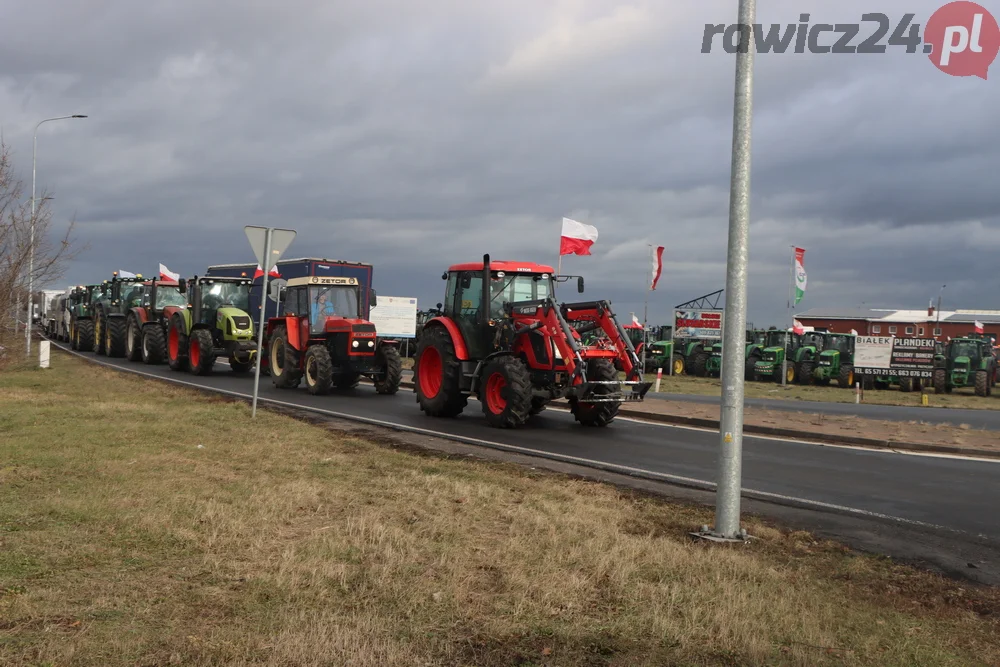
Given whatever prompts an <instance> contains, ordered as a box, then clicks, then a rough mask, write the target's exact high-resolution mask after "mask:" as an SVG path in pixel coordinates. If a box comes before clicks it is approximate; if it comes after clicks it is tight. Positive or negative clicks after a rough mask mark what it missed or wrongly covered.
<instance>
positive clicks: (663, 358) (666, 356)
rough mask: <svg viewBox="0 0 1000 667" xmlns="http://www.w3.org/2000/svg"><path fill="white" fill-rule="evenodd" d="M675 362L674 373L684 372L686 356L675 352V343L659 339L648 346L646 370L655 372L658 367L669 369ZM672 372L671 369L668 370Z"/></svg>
mask: <svg viewBox="0 0 1000 667" xmlns="http://www.w3.org/2000/svg"><path fill="white" fill-rule="evenodd" d="M670 364H673V370H672V372H673V374H674V375H681V374H682V373H684V357H682V356H681V355H680V354H674V343H673V341H669V340H658V341H654V342H652V343H650V344H649V346H648V347H647V348H646V372H647V373H655V372H656V371H657V370H658V369H660V368H663V369H669V368H670ZM667 372H668V373H670V372H671V371H670V370H667Z"/></svg>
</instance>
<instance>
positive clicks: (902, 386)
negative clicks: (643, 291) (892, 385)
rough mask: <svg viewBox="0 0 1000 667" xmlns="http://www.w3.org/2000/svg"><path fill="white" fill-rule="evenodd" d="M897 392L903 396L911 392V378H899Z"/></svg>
mask: <svg viewBox="0 0 1000 667" xmlns="http://www.w3.org/2000/svg"><path fill="white" fill-rule="evenodd" d="M899 390H900V391H901V392H903V393H904V394H908V393H910V392H911V391H913V378H899Z"/></svg>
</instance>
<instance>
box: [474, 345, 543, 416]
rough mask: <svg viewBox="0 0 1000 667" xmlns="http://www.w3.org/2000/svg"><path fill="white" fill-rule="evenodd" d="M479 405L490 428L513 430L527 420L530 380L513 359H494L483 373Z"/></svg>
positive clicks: (524, 368)
mask: <svg viewBox="0 0 1000 667" xmlns="http://www.w3.org/2000/svg"><path fill="white" fill-rule="evenodd" d="M479 387H480V389H479V402H480V403H482V406H483V414H485V415H486V423H487V424H489V425H490V426H493V427H494V428H517V427H518V426H521V425H522V424H523V423H524V422H526V421H527V420H528V417H529V416H531V376H530V375H529V374H528V369H527V368H526V367H525V365H524V362H523V361H521V360H520V359H518V358H516V357H508V356H503V357H498V358H496V359H494V360H493V361H491V362H490V363H488V364H487V365H486V368H484V369H483V375H482V378H481V381H480V384H479Z"/></svg>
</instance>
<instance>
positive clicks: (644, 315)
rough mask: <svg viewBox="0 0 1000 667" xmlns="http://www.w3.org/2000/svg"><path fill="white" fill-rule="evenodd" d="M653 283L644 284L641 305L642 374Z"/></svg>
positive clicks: (651, 256) (651, 257)
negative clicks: (643, 295) (643, 297)
mask: <svg viewBox="0 0 1000 667" xmlns="http://www.w3.org/2000/svg"><path fill="white" fill-rule="evenodd" d="M646 245H647V246H649V259H650V260H652V259H653V244H652V243H647V244H646ZM652 287H653V281H652V279H650V280H649V281H648V282H647V283H646V301H645V303H643V305H642V370H641V372H642V373H645V372H646V347H647V346H648V345H649V340H648V339H647V337H646V331H647V328H648V327H649V292H650V291H651V290H652Z"/></svg>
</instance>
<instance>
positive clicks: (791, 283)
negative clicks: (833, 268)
mask: <svg viewBox="0 0 1000 667" xmlns="http://www.w3.org/2000/svg"><path fill="white" fill-rule="evenodd" d="M794 290H795V246H792V272H791V276H790V278H789V280H788V303H787V305H786V308H787V309H788V310H787V313H788V320H789V325H790V326H791V327H792V328H793V329H794V328H795V316H794V315H793V314H792V313H794V312H795V307H794V306H793V305H792V301H793V300H794V299H795V293H794ZM791 337H792V334H790V333H788V332H787V331H786V332H785V338H784V342H785V353H784V355H782V359H781V386H782V387H784V386H785V378H786V377H788V339H789V338H791Z"/></svg>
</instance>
